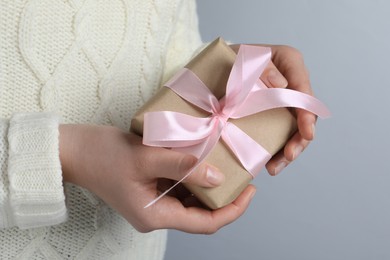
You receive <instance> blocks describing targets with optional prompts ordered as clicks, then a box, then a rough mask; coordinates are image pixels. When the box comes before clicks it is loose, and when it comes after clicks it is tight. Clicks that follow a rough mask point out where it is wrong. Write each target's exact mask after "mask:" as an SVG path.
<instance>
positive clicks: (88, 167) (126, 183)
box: [60, 125, 255, 234]
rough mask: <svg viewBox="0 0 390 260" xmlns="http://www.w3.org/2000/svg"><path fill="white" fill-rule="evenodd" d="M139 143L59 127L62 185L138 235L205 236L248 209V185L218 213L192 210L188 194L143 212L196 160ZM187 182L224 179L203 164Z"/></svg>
mask: <svg viewBox="0 0 390 260" xmlns="http://www.w3.org/2000/svg"><path fill="white" fill-rule="evenodd" d="M141 140H142V139H141V138H140V137H138V136H136V135H134V134H129V133H126V132H123V131H121V130H119V129H117V128H115V127H108V126H94V125H61V126H60V157H61V164H62V168H63V176H64V181H67V182H71V183H74V184H76V185H79V186H81V187H84V188H86V189H88V190H90V191H91V192H93V193H95V194H96V195H97V196H99V197H100V198H101V199H102V200H104V201H105V202H106V203H107V204H108V205H110V206H111V207H112V208H114V209H116V210H117V211H118V212H119V213H120V214H121V215H122V216H123V217H124V218H126V219H127V221H128V222H129V223H131V224H132V225H133V226H134V227H135V228H136V229H137V230H138V231H140V232H149V231H152V230H156V229H165V228H172V229H178V230H182V231H185V232H190V233H203V234H210V233H214V232H216V231H217V230H218V229H220V228H221V227H223V226H224V225H227V224H229V223H231V222H232V221H234V220H236V219H237V218H238V217H239V216H240V215H241V214H242V213H243V212H244V211H245V210H246V208H247V207H248V205H249V202H250V200H251V198H252V197H253V195H254V193H255V188H254V187H253V186H252V185H250V186H249V187H248V188H247V189H246V190H245V191H244V192H243V193H242V194H241V195H240V196H239V197H238V198H237V199H236V200H235V201H234V202H233V203H231V204H229V205H227V206H225V207H223V208H221V209H218V210H214V211H211V210H207V209H204V208H201V207H191V206H190V205H193V202H192V200H193V199H194V198H193V197H191V196H190V194H189V193H185V192H184V193H180V194H176V195H177V197H172V196H165V197H163V198H162V199H161V200H159V201H158V202H157V203H155V204H153V205H152V206H150V207H148V208H146V209H145V208H144V206H145V205H147V204H148V203H149V202H150V201H152V200H153V199H155V198H156V196H157V195H158V194H159V193H160V190H159V187H161V186H162V185H164V184H166V183H164V180H166V179H171V180H180V179H181V178H182V177H183V176H184V175H185V174H186V172H187V171H188V170H189V169H190V168H191V167H192V166H193V165H194V164H195V162H196V159H195V158H194V157H192V156H190V155H184V154H181V153H178V152H174V151H171V150H168V149H163V148H154V147H146V146H144V145H142V142H141ZM185 181H186V182H189V183H192V184H196V185H200V186H203V187H214V186H218V185H220V184H221V183H222V182H223V181H224V177H223V174H222V173H220V172H218V170H216V169H215V168H213V167H212V166H209V165H206V164H202V165H201V166H199V167H198V168H197V170H196V172H194V174H192V175H191V176H189V177H188V178H187V179H186V180H185Z"/></svg>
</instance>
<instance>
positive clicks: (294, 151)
mask: <svg viewBox="0 0 390 260" xmlns="http://www.w3.org/2000/svg"><path fill="white" fill-rule="evenodd" d="M309 143H310V141H307V140H306V139H305V138H303V137H302V136H301V134H300V133H299V132H296V133H295V134H294V136H293V137H292V138H290V140H289V141H288V142H287V144H286V145H285V147H284V149H283V150H281V151H279V152H278V153H277V154H276V155H274V156H273V157H272V159H271V160H270V161H269V162H268V163H267V165H266V168H267V170H268V172H269V174H270V175H273V176H275V175H278V174H279V173H280V172H281V171H282V170H283V169H284V168H285V167H286V166H287V165H288V164H289V163H290V162H292V161H293V160H295V159H297V158H298V156H299V155H300V154H301V153H302V152H303V151H304V150H305V149H306V147H307V146H308V145H309Z"/></svg>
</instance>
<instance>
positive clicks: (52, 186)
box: [0, 0, 201, 260]
mask: <svg viewBox="0 0 390 260" xmlns="http://www.w3.org/2000/svg"><path fill="white" fill-rule="evenodd" d="M0 2H1V4H0V6H1V8H0V35H1V37H0V259H50V260H52V259H94V260H95V259H130V260H131V259H137V260H149V259H162V258H163V254H164V250H165V244H166V231H156V232H152V233H148V234H141V233H138V232H137V231H136V230H135V229H134V228H133V227H132V226H131V225H129V224H128V223H127V222H126V221H125V220H124V219H123V218H122V217H121V216H119V215H118V214H117V213H116V212H115V211H114V210H112V209H111V208H109V207H108V206H107V205H105V204H104V203H103V202H102V201H101V200H100V199H98V198H97V197H96V196H95V195H93V194H91V193H90V192H88V191H86V190H84V189H81V188H79V187H76V186H74V185H70V184H66V185H65V187H63V184H62V174H61V165H60V161H59V156H58V153H59V147H58V135H59V132H58V124H59V118H61V120H62V121H61V122H62V123H92V124H101V125H114V126H117V127H119V128H121V129H123V130H127V129H129V126H130V119H131V117H132V115H133V114H134V113H135V111H136V110H137V109H138V108H139V107H140V106H141V105H142V104H143V103H144V102H145V101H146V100H147V99H149V98H150V97H151V96H152V95H153V94H154V93H155V91H156V90H157V88H158V87H159V86H160V85H161V83H162V81H165V80H167V79H168V78H169V77H170V76H171V75H172V74H173V73H174V71H175V70H177V68H179V67H181V66H182V65H184V64H185V63H186V62H187V61H188V60H189V59H190V58H191V56H192V55H193V53H194V51H195V50H196V49H198V48H199V47H200V45H201V40H200V36H199V32H198V28H197V16H196V8H195V1H194V0H0ZM113 167H115V166H114V165H113ZM64 191H65V192H64Z"/></svg>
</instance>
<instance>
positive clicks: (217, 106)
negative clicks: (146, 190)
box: [143, 45, 330, 208]
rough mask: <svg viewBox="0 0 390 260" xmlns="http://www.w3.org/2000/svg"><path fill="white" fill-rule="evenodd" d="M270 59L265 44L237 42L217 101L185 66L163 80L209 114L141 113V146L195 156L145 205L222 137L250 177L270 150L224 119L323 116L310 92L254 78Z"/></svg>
mask: <svg viewBox="0 0 390 260" xmlns="http://www.w3.org/2000/svg"><path fill="white" fill-rule="evenodd" d="M270 59H271V50H270V48H266V47H258V46H249V45H242V46H241V47H240V50H239V52H238V54H237V57H236V60H235V63H234V64H233V67H232V70H231V73H230V76H229V79H228V82H227V86H226V95H225V97H223V98H222V99H220V100H217V98H216V97H215V96H214V95H213V94H212V93H211V91H210V90H209V89H208V88H207V87H206V86H205V84H204V83H203V82H202V81H201V80H200V79H199V78H198V77H197V76H196V75H195V74H194V73H193V72H192V71H190V70H188V69H186V68H184V69H182V70H181V71H179V72H178V73H177V74H176V75H175V76H174V77H173V78H172V79H171V80H170V81H169V82H168V83H167V84H166V85H165V86H166V87H168V88H170V89H171V90H173V91H174V92H175V93H176V94H178V95H179V96H181V97H182V98H183V99H185V100H186V101H188V102H190V103H192V104H194V105H195V106H197V107H199V108H201V109H203V110H205V111H207V112H209V113H210V114H211V115H210V116H209V117H207V118H198V117H193V116H190V115H186V114H182V113H177V112H171V111H159V112H149V113H146V114H145V117H144V136H143V143H144V144H145V145H150V146H160V147H170V148H172V149H173V150H176V151H182V152H185V153H189V154H193V155H194V156H196V157H197V158H198V162H197V163H196V164H195V166H194V167H192V168H191V170H190V171H189V172H188V173H187V174H186V175H185V176H184V177H183V178H182V179H181V180H180V181H179V182H177V183H176V184H175V185H173V186H172V187H171V188H170V189H168V190H167V191H165V192H164V193H163V194H161V195H160V196H159V197H158V198H156V199H155V200H153V201H152V202H150V203H149V204H148V205H147V206H145V208H146V207H149V206H150V205H152V204H154V203H155V202H156V201H158V200H159V199H160V198H161V197H163V196H164V195H166V194H167V193H168V192H169V191H170V190H171V189H173V188H174V187H175V186H176V185H177V184H179V183H181V182H182V181H183V180H184V179H186V178H187V177H188V176H189V175H190V174H192V172H193V171H194V169H195V168H196V167H197V166H198V165H199V164H200V163H202V162H203V160H204V159H205V158H206V157H207V155H208V154H209V153H210V152H211V150H212V149H213V148H214V146H215V145H216V143H217V142H218V140H219V139H220V138H221V137H222V139H223V141H224V142H225V143H226V145H228V147H229V148H230V149H231V151H232V152H233V153H234V154H235V156H236V157H237V158H238V159H239V161H240V162H241V164H242V166H243V167H244V168H245V169H246V170H247V171H248V172H249V173H250V174H251V175H252V176H253V177H255V176H256V175H257V174H258V173H259V172H260V170H261V169H262V168H263V167H264V166H265V164H266V163H267V162H268V160H269V159H270V158H271V154H269V153H268V152H267V151H266V150H265V149H264V148H263V147H262V146H261V145H259V144H258V143H257V142H256V141H254V140H253V139H252V138H251V137H250V136H248V135H247V134H246V133H245V132H243V131H242V130H241V129H239V128H238V127H237V126H235V125H234V124H232V123H230V122H228V120H229V118H233V119H237V118H241V117H245V116H249V115H252V114H255V113H259V112H261V111H265V110H268V109H273V108H280V107H296V108H302V109H305V110H308V111H310V112H312V113H314V114H316V115H318V116H320V117H323V118H325V117H328V116H329V115H330V113H329V111H328V109H327V108H326V106H325V105H324V104H323V103H321V101H319V100H318V99H316V98H314V97H312V96H310V95H307V94H304V93H302V92H298V91H294V90H290V89H278V88H267V87H266V86H265V85H264V83H262V81H261V80H259V77H260V76H261V74H262V73H263V71H264V69H265V68H266V66H267V64H268V62H269V61H270Z"/></svg>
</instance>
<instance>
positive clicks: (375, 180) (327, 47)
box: [166, 0, 390, 260]
mask: <svg viewBox="0 0 390 260" xmlns="http://www.w3.org/2000/svg"><path fill="white" fill-rule="evenodd" d="M198 12H199V16H200V28H201V31H202V35H203V39H204V41H210V40H212V39H214V38H215V37H217V36H219V35H221V36H223V37H224V38H225V39H228V40H230V41H233V42H246V43H261V42H262V43H277V44H288V45H292V46H295V47H296V48H298V49H300V50H301V52H302V53H303V54H304V57H305V61H306V65H307V67H308V68H309V70H310V72H311V80H312V85H313V88H314V90H315V93H316V96H317V97H319V98H320V99H321V100H322V101H324V102H325V103H326V104H327V105H328V106H329V108H330V109H331V111H332V113H333V117H332V118H331V119H328V120H320V121H319V123H318V127H317V133H316V140H315V141H314V142H313V143H312V144H311V146H310V147H309V148H308V149H307V150H306V151H305V153H304V154H302V155H301V156H300V158H299V159H298V160H297V161H296V162H294V163H293V164H291V165H290V166H289V167H288V168H287V169H285V170H284V172H283V173H282V174H281V175H279V176H277V177H271V176H269V175H268V174H267V173H265V172H263V173H262V174H261V175H260V176H259V177H258V178H257V179H256V180H255V181H254V184H255V185H256V186H257V188H258V192H257V194H256V197H255V199H254V200H253V202H252V204H251V207H250V209H249V210H248V211H247V212H246V214H245V215H244V216H243V217H241V218H240V219H239V220H238V221H236V222H235V223H233V224H231V225H229V226H227V227H225V228H224V229H222V230H220V231H219V232H218V233H217V234H215V235H212V236H204V235H189V234H184V233H181V232H176V231H171V232H170V237H169V243H168V251H167V254H166V259H167V260H181V259H185V260H195V259H196V260H198V259H213V260H228V259H234V260H236V259H266V260H284V259H293V260H295V259H297V260H306V259H307V260H329V259H331V260H349V259H351V260H360V259H361V260H367V259H370V260H381V259H386V260H387V259H390V223H389V221H390V189H389V187H390V174H389V167H388V164H389V161H390V158H389V152H388V147H389V144H390V141H389V133H390V123H389V120H388V119H389V110H390V105H389V102H390V100H389V98H390V84H389V77H390V53H389V51H390V2H389V1H385V0H382V1H381V0H373V1H368V0H360V1H357V0H343V1H340V0H339V1H322V0H311V1H309V0H295V1H290V0H268V1H266V0H242V1H233V0H225V1H224V0H214V1H208V0H198Z"/></svg>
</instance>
